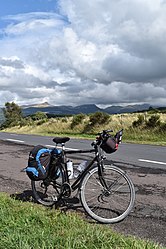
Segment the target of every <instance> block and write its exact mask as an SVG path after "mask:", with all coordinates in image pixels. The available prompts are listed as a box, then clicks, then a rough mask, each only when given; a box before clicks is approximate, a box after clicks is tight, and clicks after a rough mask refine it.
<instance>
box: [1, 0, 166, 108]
mask: <svg viewBox="0 0 166 249" xmlns="http://www.w3.org/2000/svg"><path fill="white" fill-rule="evenodd" d="M60 5H61V9H60V11H61V14H63V15H61V14H56V13H42V12H39V13H35V12H34V13H27V14H19V15H15V16H7V17H5V20H6V21H8V22H9V21H10V22H11V23H10V24H9V25H8V26H6V28H5V29H4V30H3V32H2V31H1V39H0V54H1V58H0V87H1V88H0V93H1V95H3V93H4V92H5V93H6V94H4V95H3V96H4V97H3V98H1V99H0V105H1V104H4V102H5V101H9V99H10V98H11V101H13V100H17V102H18V103H20V104H21V103H26V102H27V103H28V101H29V102H33V103H35V102H41V101H42V100H43V101H45V100H47V101H48V102H50V103H52V104H55V105H57V104H64V105H65V104H67V105H68V104H69V105H79V104H85V103H95V104H105V105H111V104H115V103H117V104H124V103H139V102H140V103H142V102H148V103H150V104H154V103H155V104H161V105H166V84H165V80H166V63H165V61H166V47H165V41H166V26H165V23H166V1H162V0H110V1H107V0H91V1H84V0H72V1H71V0H61V1H60ZM64 15H65V16H64Z"/></svg>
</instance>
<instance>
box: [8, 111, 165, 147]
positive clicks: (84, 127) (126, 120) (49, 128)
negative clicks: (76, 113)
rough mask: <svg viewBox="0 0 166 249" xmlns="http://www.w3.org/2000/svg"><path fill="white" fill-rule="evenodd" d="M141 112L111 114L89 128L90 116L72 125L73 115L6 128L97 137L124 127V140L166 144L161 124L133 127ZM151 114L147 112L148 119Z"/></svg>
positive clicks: (47, 133) (163, 120) (52, 134)
mask: <svg viewBox="0 0 166 249" xmlns="http://www.w3.org/2000/svg"><path fill="white" fill-rule="evenodd" d="M139 115H140V114H138V113H133V114H123V115H118V114H117V115H110V119H109V120H108V122H106V123H103V124H100V125H99V124H95V125H93V126H92V127H90V129H89V130H88V124H89V116H85V117H84V118H83V119H82V120H81V121H80V122H78V123H77V124H75V125H74V126H72V124H73V117H61V118H52V119H48V120H45V121H42V122H41V120H39V121H35V122H33V123H31V124H28V125H24V126H22V127H20V126H19V127H11V128H8V129H5V130H4V131H7V132H16V133H23V134H25V133H27V134H38V135H51V136H54V135H59V136H61V135H67V136H70V137H82V138H95V135H96V134H97V133H98V132H99V131H101V130H103V129H113V130H114V132H116V131H118V130H120V129H121V128H123V129H124V136H123V141H125V142H135V143H146V144H158V145H166V129H165V128H164V129H162V130H161V129H160V127H159V126H155V127H153V128H145V127H144V126H139V127H135V128H133V126H132V124H133V122H134V121H136V120H137V119H138V117H139ZM150 117H151V115H150V114H146V116H145V119H146V120H148V119H149V118H150ZM160 120H161V123H163V124H164V123H166V114H160Z"/></svg>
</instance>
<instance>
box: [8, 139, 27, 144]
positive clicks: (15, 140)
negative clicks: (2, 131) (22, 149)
mask: <svg viewBox="0 0 166 249" xmlns="http://www.w3.org/2000/svg"><path fill="white" fill-rule="evenodd" d="M6 140H7V141H11V142H17V143H25V141H22V140H17V139H10V138H7V139H6Z"/></svg>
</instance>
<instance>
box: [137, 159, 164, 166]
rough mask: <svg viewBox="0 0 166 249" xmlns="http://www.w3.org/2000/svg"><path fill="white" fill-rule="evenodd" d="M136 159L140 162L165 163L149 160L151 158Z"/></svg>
mask: <svg viewBox="0 0 166 249" xmlns="http://www.w3.org/2000/svg"><path fill="white" fill-rule="evenodd" d="M138 161H140V162H146V163H156V164H162V165H166V163H165V162H159V161H151V160H146V159H138Z"/></svg>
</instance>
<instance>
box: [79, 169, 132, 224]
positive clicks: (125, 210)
mask: <svg viewBox="0 0 166 249" xmlns="http://www.w3.org/2000/svg"><path fill="white" fill-rule="evenodd" d="M103 168H104V169H103V176H104V180H105V183H106V185H107V190H106V188H104V187H103V184H101V181H100V180H99V174H98V167H97V166H96V167H94V168H93V169H91V170H90V171H89V172H87V174H86V175H85V177H84V179H83V181H82V184H81V188H80V199H81V203H82V206H83V207H84V209H85V211H86V212H87V213H88V215H89V216H91V217H92V218H93V219H94V220H96V221H98V222H100V223H107V224H112V223H117V222H120V221H122V220H123V219H124V218H126V216H127V215H128V214H129V213H130V212H131V210H132V208H133V206H134V201H135V189H134V185H133V183H132V180H131V179H130V177H129V176H128V175H127V173H126V172H124V171H123V170H121V169H119V168H118V167H115V166H112V165H105V166H103Z"/></svg>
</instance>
